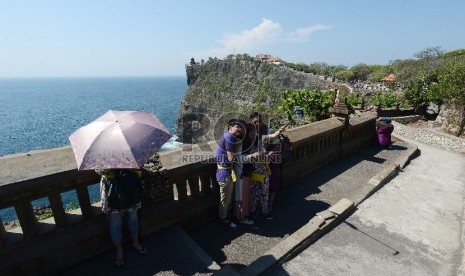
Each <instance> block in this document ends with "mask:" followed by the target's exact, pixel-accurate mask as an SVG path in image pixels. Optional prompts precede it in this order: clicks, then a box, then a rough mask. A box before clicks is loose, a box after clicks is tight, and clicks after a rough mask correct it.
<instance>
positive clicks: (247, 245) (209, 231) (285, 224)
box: [62, 142, 417, 275]
mask: <svg viewBox="0 0 465 276" xmlns="http://www.w3.org/2000/svg"><path fill="white" fill-rule="evenodd" d="M416 150H417V148H416V146H412V145H411V144H408V143H403V142H396V143H395V145H394V146H393V147H392V148H391V149H389V150H380V149H379V148H377V147H374V146H369V147H366V148H365V149H362V150H361V151H360V152H358V153H356V154H354V155H352V156H349V157H346V158H344V159H341V160H338V161H337V162H334V163H332V164H329V165H327V166H326V167H324V168H322V169H320V170H318V171H315V172H314V173H312V174H311V175H309V176H307V177H304V178H302V179H300V180H299V181H297V182H296V183H293V185H291V186H289V187H287V188H285V189H280V190H279V191H278V194H277V198H276V203H275V206H274V210H273V214H274V218H273V220H266V219H265V218H259V219H258V220H256V223H255V224H254V225H252V226H245V225H240V226H239V227H238V228H236V229H230V228H226V227H224V226H223V225H221V223H220V222H219V220H218V219H215V220H212V221H210V222H209V223H206V224H204V225H201V226H199V227H197V228H195V229H189V230H183V229H181V228H175V229H167V230H166V231H163V232H161V233H157V234H155V235H151V236H149V237H145V238H144V243H145V244H147V245H148V247H149V249H150V253H149V254H148V255H147V256H139V255H138V254H137V253H136V252H134V251H133V250H131V249H130V248H127V249H126V252H127V253H126V266H125V267H124V268H122V269H116V268H114V266H113V258H114V252H113V251H109V252H106V253H105V254H102V255H101V256H100V257H98V258H94V259H92V260H90V261H89V262H87V263H84V264H81V265H79V266H77V267H74V268H72V269H69V270H67V271H64V272H63V273H62V275H108V274H110V275H211V274H215V275H234V274H236V275H237V274H242V275H256V274H259V273H263V272H266V270H267V269H270V268H272V267H273V266H274V265H276V264H277V263H279V262H282V261H285V260H287V259H289V258H290V257H291V256H293V255H294V253H296V252H297V253H298V252H300V251H299V248H302V247H303V246H306V244H307V243H309V242H311V241H314V240H316V239H318V238H319V237H320V236H321V235H322V234H324V233H325V232H327V231H328V230H330V229H331V228H332V227H334V225H336V224H337V222H338V221H339V220H341V219H344V218H345V217H346V214H347V212H350V210H351V208H353V206H354V204H353V203H356V204H357V203H359V202H362V201H363V200H364V199H365V198H367V197H368V196H369V195H370V194H372V193H373V192H374V191H376V190H377V189H378V188H379V187H380V186H382V185H383V184H384V183H386V182H387V181H388V180H389V179H390V178H392V177H394V176H395V175H396V173H397V171H398V170H399V168H401V167H404V166H405V164H406V162H407V161H408V160H409V159H410V158H411V157H412V156H413V155H414V154H415V152H416ZM265 274H267V273H265ZM324 275H329V274H324Z"/></svg>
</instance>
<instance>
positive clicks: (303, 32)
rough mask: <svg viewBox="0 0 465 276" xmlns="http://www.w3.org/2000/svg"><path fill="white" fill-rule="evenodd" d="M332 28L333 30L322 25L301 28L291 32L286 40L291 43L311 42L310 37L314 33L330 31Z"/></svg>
mask: <svg viewBox="0 0 465 276" xmlns="http://www.w3.org/2000/svg"><path fill="white" fill-rule="evenodd" d="M332 28H333V27H332V26H326V25H322V24H316V25H313V26H311V27H308V28H299V29H296V30H295V31H293V32H291V33H290V34H289V35H288V37H287V39H286V40H287V41H291V42H301V41H309V40H310V35H311V34H312V33H314V32H317V31H323V30H328V29H332Z"/></svg>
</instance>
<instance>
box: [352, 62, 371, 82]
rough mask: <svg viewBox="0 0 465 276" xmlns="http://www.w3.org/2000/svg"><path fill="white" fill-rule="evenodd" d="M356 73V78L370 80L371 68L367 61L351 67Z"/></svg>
mask: <svg viewBox="0 0 465 276" xmlns="http://www.w3.org/2000/svg"><path fill="white" fill-rule="evenodd" d="M350 70H351V71H352V72H353V73H354V78H355V79H357V80H361V81H366V80H368V75H370V73H371V68H370V66H369V65H367V64H365V63H359V64H357V65H355V66H353V67H352V68H351V69H350Z"/></svg>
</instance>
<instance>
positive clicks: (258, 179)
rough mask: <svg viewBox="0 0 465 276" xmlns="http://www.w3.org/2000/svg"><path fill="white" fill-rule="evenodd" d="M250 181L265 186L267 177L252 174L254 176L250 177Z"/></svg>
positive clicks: (256, 173) (255, 173)
mask: <svg viewBox="0 0 465 276" xmlns="http://www.w3.org/2000/svg"><path fill="white" fill-rule="evenodd" d="M250 180H252V181H253V182H259V183H262V184H263V182H265V175H264V174H261V173H258V172H252V174H251V175H250Z"/></svg>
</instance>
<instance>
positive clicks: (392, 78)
mask: <svg viewBox="0 0 465 276" xmlns="http://www.w3.org/2000/svg"><path fill="white" fill-rule="evenodd" d="M382 80H383V81H395V80H396V76H395V75H394V74H392V73H391V74H389V76H387V77H384V79H382Z"/></svg>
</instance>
